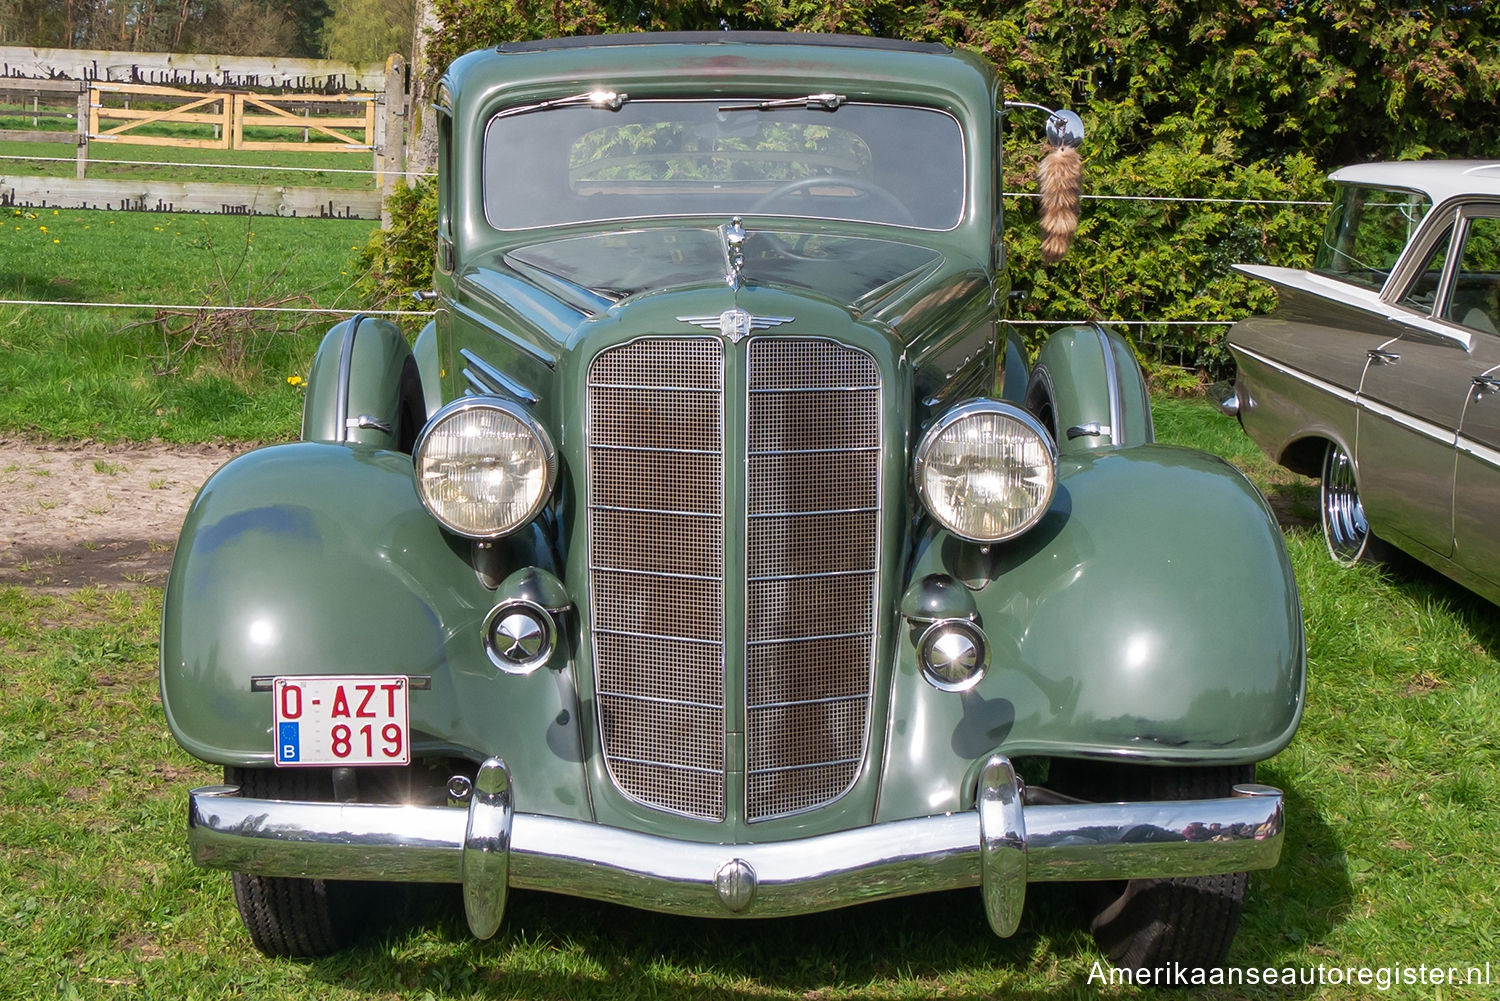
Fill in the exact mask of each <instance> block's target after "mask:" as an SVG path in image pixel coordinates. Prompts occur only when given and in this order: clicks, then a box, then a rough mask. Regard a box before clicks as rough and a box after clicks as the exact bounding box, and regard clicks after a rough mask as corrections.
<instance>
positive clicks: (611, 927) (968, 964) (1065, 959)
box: [308, 885, 1102, 1001]
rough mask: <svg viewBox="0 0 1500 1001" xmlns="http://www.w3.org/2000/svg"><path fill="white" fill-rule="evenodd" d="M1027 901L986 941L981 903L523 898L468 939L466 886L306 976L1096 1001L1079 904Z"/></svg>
mask: <svg viewBox="0 0 1500 1001" xmlns="http://www.w3.org/2000/svg"><path fill="white" fill-rule="evenodd" d="M1031 890H1032V893H1031V895H1030V898H1029V900H1028V904H1027V908H1028V910H1027V915H1026V918H1025V920H1023V922H1022V925H1021V929H1020V931H1019V932H1018V933H1017V934H1016V935H1015V936H1014V937H1012V938H1009V939H999V938H996V937H995V935H994V934H993V933H992V932H991V931H990V929H989V925H988V923H987V922H986V920H985V916H984V910H983V906H982V904H981V902H980V896H979V892H978V891H977V890H970V891H962V890H960V891H952V892H944V893H934V894H926V895H921V896H916V897H908V898H904V899H900V900H891V901H881V902H878V903H872V904H866V905H862V906H858V907H852V908H846V909H843V910H838V911H832V912H828V913H824V914H817V915H808V916H803V917H794V918H771V919H763V920H753V921H733V920H713V919H699V918H682V917H674V916H671V915H663V914H655V913H651V912H646V911H640V910H635V909H632V908H627V907H620V906H616V905H611V904H603V903H597V902H593V901H586V900H579V899H575V898H571V897H562V896H555V895H552V894H545V893H536V892H525V891H512V893H511V895H510V902H509V906H508V908H507V911H506V916H505V923H504V925H503V926H502V928H501V930H500V933H499V934H498V935H497V936H496V937H495V938H494V939H492V940H490V941H488V942H479V941H476V940H473V939H471V938H470V936H469V932H468V928H467V925H466V924H465V922H464V918H463V913H462V905H461V903H460V900H459V894H458V890H457V888H454V887H423V888H418V889H414V890H413V891H411V892H409V893H408V895H407V900H406V903H405V907H404V909H403V912H402V913H401V914H400V915H399V916H398V917H397V918H396V919H395V920H393V921H392V922H391V923H390V924H389V925H387V926H386V927H385V928H384V929H378V930H376V931H375V933H374V935H373V936H372V937H371V938H368V939H366V940H365V941H364V942H363V943H362V944H360V945H359V946H357V947H356V948H355V949H353V950H352V951H351V952H349V953H348V954H346V955H341V956H335V957H331V958H329V959H325V960H316V961H311V962H309V964H308V966H309V972H310V973H311V974H312V975H313V976H315V977H318V978H319V979H322V980H324V981H325V982H327V983H329V984H331V985H337V986H340V987H345V988H357V989H361V990H371V991H390V992H396V993H402V994H406V993H412V992H421V991H433V992H434V993H436V994H438V995H439V996H441V995H442V994H443V993H445V992H451V993H456V994H470V993H473V994H478V995H480V996H490V995H494V996H503V997H525V998H568V999H588V998H633V997H652V998H656V997H665V998H700V997H704V998H707V997H712V998H729V999H736V998H745V999H749V998H756V999H763V998H766V997H768V996H787V997H809V998H811V997H819V996H822V994H823V993H824V992H832V993H837V994H838V995H839V996H841V997H862V996H865V995H866V993H867V992H868V993H870V994H878V995H880V996H888V995H890V994H891V993H892V992H893V991H895V993H898V994H910V995H912V996H930V995H935V994H939V993H940V994H941V995H942V996H943V997H945V998H956V999H970V998H972V999H976V1001H977V999H979V998H988V997H993V996H994V989H995V985H996V984H998V983H1005V984H1006V987H1005V990H1004V992H1003V993H1004V995H1005V996H1006V997H1007V998H1017V999H1021V1001H1030V999H1037V1001H1040V999H1042V998H1057V997H1070V996H1078V997H1086V996H1092V995H1093V990H1092V989H1090V988H1088V987H1086V985H1085V984H1084V983H1083V982H1082V981H1081V980H1080V981H1074V980H1071V979H1064V978H1067V977H1068V976H1069V975H1068V974H1067V973H1060V972H1058V971H1057V970H1055V969H1052V967H1053V966H1054V965H1060V966H1062V967H1063V968H1064V969H1066V968H1067V967H1069V966H1080V967H1081V968H1082V969H1083V970H1084V971H1085V973H1084V976H1087V972H1086V971H1087V969H1088V967H1089V966H1091V965H1092V963H1093V961H1094V959H1093V953H1092V949H1093V946H1092V942H1091V940H1090V939H1089V937H1088V935H1087V933H1086V931H1085V930H1084V929H1083V923H1082V920H1081V918H1080V917H1079V916H1078V915H1077V914H1075V913H1073V910H1072V907H1071V904H1070V899H1071V895H1070V894H1068V893H1066V892H1059V891H1058V889H1057V888H1053V887H1047V886H1040V885H1039V886H1033V887H1032V888H1031ZM414 926H419V927H414ZM420 928H426V929H429V930H430V933H431V934H430V935H429V934H428V932H424V931H421V930H420ZM434 935H435V936H436V937H437V938H438V939H439V940H440V941H437V942H433V941H432V938H431V936H434ZM422 939H426V941H425V942H423V941H422ZM1101 961H1102V960H1101ZM1022 981H1030V982H1032V983H1034V984H1035V985H1036V986H1034V987H1028V986H1027V985H1026V984H1024V983H1020V982H1022ZM898 985H900V986H898Z"/></svg>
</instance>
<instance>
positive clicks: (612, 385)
mask: <svg viewBox="0 0 1500 1001" xmlns="http://www.w3.org/2000/svg"><path fill="white" fill-rule="evenodd" d="M589 385H591V386H592V387H593V388H595V389H641V390H647V391H650V392H652V393H656V392H662V393H709V394H713V395H717V394H718V392H719V391H718V390H717V389H704V388H703V387H702V386H648V385H646V384H645V383H634V382H592V383H589Z"/></svg>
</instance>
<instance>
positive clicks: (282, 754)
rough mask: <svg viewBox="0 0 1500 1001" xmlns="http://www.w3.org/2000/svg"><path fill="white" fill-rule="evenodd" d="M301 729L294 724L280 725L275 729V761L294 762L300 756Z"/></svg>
mask: <svg viewBox="0 0 1500 1001" xmlns="http://www.w3.org/2000/svg"><path fill="white" fill-rule="evenodd" d="M300 729H301V727H300V726H299V725H298V724H296V723H281V724H278V725H277V727H276V760H277V761H296V760H297V759H298V758H299V757H300V755H301V743H302V741H301V734H300V733H299V732H298V731H299V730H300Z"/></svg>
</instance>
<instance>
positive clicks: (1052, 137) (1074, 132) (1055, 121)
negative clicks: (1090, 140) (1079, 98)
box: [1047, 109, 1083, 149]
mask: <svg viewBox="0 0 1500 1001" xmlns="http://www.w3.org/2000/svg"><path fill="white" fill-rule="evenodd" d="M1047 145H1048V146H1067V147H1070V148H1071V149H1077V148H1078V147H1080V146H1082V145H1083V119H1082V118H1079V117H1078V113H1077V112H1076V111H1068V110H1067V109H1063V110H1060V111H1054V112H1052V116H1051V117H1050V118H1048V119H1047Z"/></svg>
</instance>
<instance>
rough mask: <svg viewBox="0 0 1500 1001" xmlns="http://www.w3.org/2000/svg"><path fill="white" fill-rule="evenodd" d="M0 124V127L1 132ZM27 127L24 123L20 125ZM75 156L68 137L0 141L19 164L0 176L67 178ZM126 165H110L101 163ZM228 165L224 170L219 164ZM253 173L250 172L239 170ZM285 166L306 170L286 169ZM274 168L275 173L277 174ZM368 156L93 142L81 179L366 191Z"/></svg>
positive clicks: (314, 149)
mask: <svg viewBox="0 0 1500 1001" xmlns="http://www.w3.org/2000/svg"><path fill="white" fill-rule="evenodd" d="M6 127H7V126H6V125H5V124H4V123H0V128H6ZM9 127H14V128H22V127H24V128H30V124H29V120H28V123H27V124H26V125H24V126H22V125H19V124H13V125H11V126H9ZM250 137H251V138H255V139H260V140H276V141H284V140H290V139H294V138H296V137H292V136H282V135H272V134H266V135H264V136H260V135H255V134H254V130H252V131H251V134H250ZM77 154H78V148H77V146H76V145H75V141H74V135H73V133H71V132H69V133H67V134H65V135H61V136H59V141H58V142H55V143H53V142H13V141H11V142H0V156H5V157H24V158H25V159H21V160H11V159H0V175H6V174H10V175H20V176H28V177H73V176H75V173H76V170H77V168H76V165H75V162H74V158H75V157H76V156H77ZM119 160H123V161H126V162H125V163H110V162H104V161H119ZM176 163H183V164H205V165H207V166H189V167H178V166H167V165H166V164H176ZM226 164H228V165H233V169H228V170H226V169H224V166H223V165H226ZM242 167H244V168H255V169H241V168H242ZM288 167H296V168H312V169H311V170H307V169H298V170H288V169H286V168H288ZM278 168H280V169H278ZM370 168H371V154H370V153H368V152H363V153H356V152H330V151H328V150H319V149H318V144H312V146H311V149H309V151H308V152H306V153H302V152H290V153H287V152H270V151H261V150H229V149H199V148H176V147H168V146H136V145H121V144H119V143H110V142H103V141H96V142H93V143H91V144H90V145H89V163H88V167H87V168H86V172H85V176H86V177H88V178H91V179H94V180H130V179H132V178H153V179H156V180H161V181H191V182H211V183H218V184H262V185H265V186H267V187H311V188H345V189H368V188H372V187H373V186H374V184H375V180H374V177H373V176H372V175H371V174H370V172H369V171H370ZM351 170H352V171H358V173H345V171H351Z"/></svg>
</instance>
